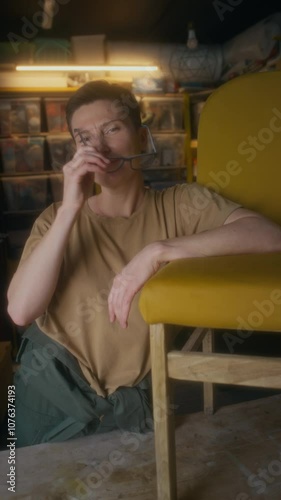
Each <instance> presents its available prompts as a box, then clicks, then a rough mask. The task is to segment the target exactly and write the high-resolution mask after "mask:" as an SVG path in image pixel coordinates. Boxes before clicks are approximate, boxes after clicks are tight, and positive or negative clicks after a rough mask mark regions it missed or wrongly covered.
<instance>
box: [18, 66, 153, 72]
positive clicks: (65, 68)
mask: <svg viewBox="0 0 281 500" xmlns="http://www.w3.org/2000/svg"><path fill="white" fill-rule="evenodd" d="M16 70H17V71H67V72H69V71H80V72H81V71H157V70H158V66H111V65H104V66H78V65H71V66H35V65H29V66H16Z"/></svg>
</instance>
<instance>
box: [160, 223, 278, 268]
mask: <svg viewBox="0 0 281 500" xmlns="http://www.w3.org/2000/svg"><path fill="white" fill-rule="evenodd" d="M266 252H281V228H280V227H279V226H277V225H276V224H274V223H273V222H271V221H269V220H267V219H265V218H262V217H244V218H241V219H239V220H236V221H235V222H232V223H230V224H226V225H223V226H220V227H218V228H216V229H212V230H209V231H204V232H202V233H199V234H194V235H192V236H183V237H179V238H173V239H168V240H164V241H162V242H161V245H160V247H159V260H160V263H163V262H170V261H172V260H176V259H181V258H191V257H208V256H212V255H234V254H243V253H244V254H245V253H266Z"/></svg>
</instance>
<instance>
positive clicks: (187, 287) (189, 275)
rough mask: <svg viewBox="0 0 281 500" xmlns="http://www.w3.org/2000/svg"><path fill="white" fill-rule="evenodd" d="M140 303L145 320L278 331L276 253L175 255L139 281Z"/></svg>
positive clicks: (279, 262) (280, 269) (280, 263)
mask: <svg viewBox="0 0 281 500" xmlns="http://www.w3.org/2000/svg"><path fill="white" fill-rule="evenodd" d="M139 307H140V311H141V314H142V316H143V318H144V320H145V321H146V322H147V323H149V324H153V323H170V324H176V325H188V326H202V327H209V328H230V329H238V328H240V329H246V330H247V329H248V330H260V331H263V330H264V331H266V330H268V331H281V253H270V254H269V253H267V254H247V255H227V256H215V257H203V258H201V257H200V258H192V259H179V260H176V261H174V262H171V263H169V264H167V265H166V266H165V267H164V268H162V269H161V270H160V271H159V272H158V273H156V275H155V276H153V277H152V278H151V279H150V280H149V281H148V282H147V283H146V284H145V285H144V287H143V289H142V291H141V294H140V300H139ZM250 320H251V321H250ZM242 323H244V325H243V324H242Z"/></svg>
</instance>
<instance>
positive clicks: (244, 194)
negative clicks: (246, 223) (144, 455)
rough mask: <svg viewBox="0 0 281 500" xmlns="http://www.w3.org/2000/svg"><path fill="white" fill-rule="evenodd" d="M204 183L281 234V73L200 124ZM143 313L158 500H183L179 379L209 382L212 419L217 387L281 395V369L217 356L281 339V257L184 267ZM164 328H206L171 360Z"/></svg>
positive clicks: (151, 291) (261, 76) (244, 81)
mask: <svg viewBox="0 0 281 500" xmlns="http://www.w3.org/2000/svg"><path fill="white" fill-rule="evenodd" d="M198 183H199V184H202V185H205V186H207V187H210V188H212V189H214V190H215V191H217V192H218V193H220V194H222V195H223V196H225V197H227V198H229V199H232V200H234V201H236V202H239V203H241V204H242V205H243V206H244V207H246V208H249V209H253V210H256V211H257V212H260V213H262V214H264V215H266V216H268V217H269V218H271V219H272V220H274V221H275V222H277V223H279V224H280V225H281V73H280V72H269V73H258V74H249V75H245V76H242V77H239V78H236V79H234V80H232V81H230V82H228V83H227V84H224V85H223V86H221V87H220V88H219V89H217V90H216V91H215V92H213V94H212V95H211V96H210V97H209V99H208V100H207V103H206V104H205V106H204V109H203V112H202V114H201V119H200V124H199V136H198ZM195 209H196V207H195ZM197 209H198V207H197ZM140 310H141V313H142V315H143V317H144V319H145V320H146V322H147V323H149V325H150V339H151V363H152V384H153V404H154V408H155V417H154V421H155V452H156V467H157V488H158V499H159V500H172V499H173V500H174V499H176V496H177V493H176V458H175V436H174V429H173V424H172V417H173V415H171V405H170V383H169V379H174V380H188V381H199V382H203V384H204V408H205V412H206V413H212V412H213V407H214V405H213V384H214V383H222V384H223V383H225V384H234V385H245V386H253V387H263V388H278V389H281V360H280V359H278V358H267V357H263V356H248V355H247V356H246V355H243V356H239V355H233V354H216V353H214V352H213V341H214V334H215V332H214V329H221V328H225V329H231V330H233V331H234V332H233V333H234V334H235V335H240V338H243V335H244V338H246V335H247V333H249V332H248V330H254V331H270V332H279V333H281V253H278V254H277V253H274V254H260V255H257V254H255V255H232V256H231V255H230V256H223V257H221V256H220V257H207V258H196V259H182V260H178V261H174V262H172V263H170V264H168V265H167V266H166V267H164V268H163V269H161V270H160V271H159V272H158V273H157V274H156V275H155V276H154V277H153V278H151V279H150V280H149V281H148V282H147V283H146V285H145V286H144V288H143V290H142V292H141V296H140ZM164 324H175V325H188V326H194V327H197V328H196V329H195V331H194V333H193V334H192V336H191V337H190V339H189V341H188V344H187V349H185V350H184V351H169V350H168V344H169V337H168V332H167V331H166V330H165V329H164ZM245 330H247V331H245ZM200 343H202V352H195V351H196V348H197V347H198V345H199V344H200Z"/></svg>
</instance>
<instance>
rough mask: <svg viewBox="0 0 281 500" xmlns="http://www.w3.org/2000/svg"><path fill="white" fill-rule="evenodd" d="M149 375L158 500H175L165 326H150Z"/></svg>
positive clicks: (172, 429)
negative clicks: (150, 377) (150, 376)
mask: <svg viewBox="0 0 281 500" xmlns="http://www.w3.org/2000/svg"><path fill="white" fill-rule="evenodd" d="M150 348H151V373H152V394H153V415H154V433H155V455H156V472H157V498H158V500H176V497H177V480H176V453H175V431H174V425H173V410H172V407H171V404H170V397H169V392H170V391H169V380H168V372H167V335H166V334H165V329H164V325H162V324H156V325H151V326H150Z"/></svg>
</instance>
